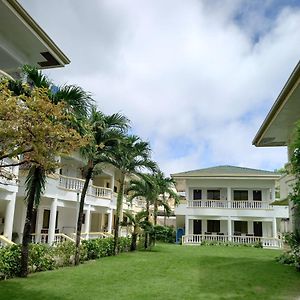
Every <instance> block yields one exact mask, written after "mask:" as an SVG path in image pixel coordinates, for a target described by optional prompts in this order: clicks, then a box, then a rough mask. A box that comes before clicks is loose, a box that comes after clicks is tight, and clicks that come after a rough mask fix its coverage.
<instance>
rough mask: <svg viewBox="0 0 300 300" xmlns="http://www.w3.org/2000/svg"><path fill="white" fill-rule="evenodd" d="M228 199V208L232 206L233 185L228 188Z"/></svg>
mask: <svg viewBox="0 0 300 300" xmlns="http://www.w3.org/2000/svg"><path fill="white" fill-rule="evenodd" d="M227 201H228V208H231V187H228V188H227Z"/></svg>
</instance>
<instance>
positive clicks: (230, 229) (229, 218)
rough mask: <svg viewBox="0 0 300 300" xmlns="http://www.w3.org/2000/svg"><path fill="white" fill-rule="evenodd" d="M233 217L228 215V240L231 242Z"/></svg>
mask: <svg viewBox="0 0 300 300" xmlns="http://www.w3.org/2000/svg"><path fill="white" fill-rule="evenodd" d="M231 222H232V221H231V217H228V220H227V233H228V241H229V242H231V240H232V238H231V236H232V228H231V227H232V226H231V225H232V223H231Z"/></svg>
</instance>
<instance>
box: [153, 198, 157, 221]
mask: <svg viewBox="0 0 300 300" xmlns="http://www.w3.org/2000/svg"><path fill="white" fill-rule="evenodd" d="M157 211H158V201H157V199H155V200H154V209H153V218H154V225H156V224H157Z"/></svg>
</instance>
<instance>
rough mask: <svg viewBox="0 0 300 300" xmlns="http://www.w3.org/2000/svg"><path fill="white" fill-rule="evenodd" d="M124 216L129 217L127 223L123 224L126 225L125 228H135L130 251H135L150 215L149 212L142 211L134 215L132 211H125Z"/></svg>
mask: <svg viewBox="0 0 300 300" xmlns="http://www.w3.org/2000/svg"><path fill="white" fill-rule="evenodd" d="M124 215H125V216H126V217H127V222H122V224H124V225H125V226H128V225H131V226H133V231H132V234H131V245H130V251H135V250H136V243H137V237H138V234H139V233H140V230H141V228H142V227H144V226H145V223H147V220H146V218H147V215H148V213H147V211H145V210H142V211H140V212H138V213H137V214H136V215H133V214H132V213H131V212H130V211H125V212H124Z"/></svg>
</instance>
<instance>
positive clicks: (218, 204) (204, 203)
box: [187, 200, 272, 209]
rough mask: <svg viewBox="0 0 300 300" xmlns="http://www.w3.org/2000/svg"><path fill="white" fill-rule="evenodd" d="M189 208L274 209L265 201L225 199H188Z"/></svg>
mask: <svg viewBox="0 0 300 300" xmlns="http://www.w3.org/2000/svg"><path fill="white" fill-rule="evenodd" d="M187 207H188V208H222V209H225V208H229V209H272V207H271V206H270V204H269V202H265V201H227V200H226V201H224V200H192V201H187Z"/></svg>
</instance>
